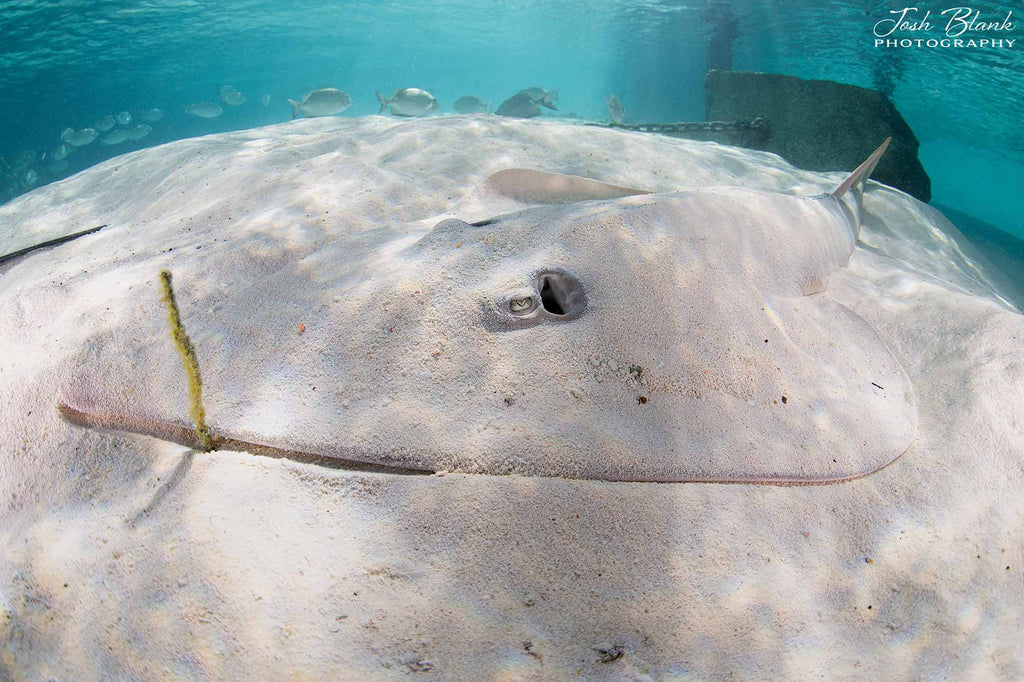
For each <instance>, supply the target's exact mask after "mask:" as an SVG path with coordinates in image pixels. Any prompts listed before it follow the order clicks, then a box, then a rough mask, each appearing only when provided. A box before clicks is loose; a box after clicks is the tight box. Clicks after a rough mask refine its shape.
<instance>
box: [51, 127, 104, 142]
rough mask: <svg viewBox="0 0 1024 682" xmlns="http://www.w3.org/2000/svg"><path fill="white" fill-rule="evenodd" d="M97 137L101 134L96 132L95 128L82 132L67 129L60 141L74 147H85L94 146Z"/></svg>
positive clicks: (85, 129)
mask: <svg viewBox="0 0 1024 682" xmlns="http://www.w3.org/2000/svg"><path fill="white" fill-rule="evenodd" d="M97 135H99V133H97V132H96V129H95V128H82V129H81V130H72V129H71V128H65V129H64V132H63V133H61V136H60V139H61V140H63V141H64V142H65V143H66V144H69V145H71V146H72V147H84V146H86V145H87V144H92V142H93V140H95V139H96V136H97Z"/></svg>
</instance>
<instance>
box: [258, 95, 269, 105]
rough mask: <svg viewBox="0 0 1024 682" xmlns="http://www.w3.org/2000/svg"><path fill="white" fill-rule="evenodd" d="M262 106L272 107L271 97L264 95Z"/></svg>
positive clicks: (261, 98) (261, 101)
mask: <svg viewBox="0 0 1024 682" xmlns="http://www.w3.org/2000/svg"><path fill="white" fill-rule="evenodd" d="M260 104H262V105H263V106H265V107H268V106H270V95H263V96H262V97H260Z"/></svg>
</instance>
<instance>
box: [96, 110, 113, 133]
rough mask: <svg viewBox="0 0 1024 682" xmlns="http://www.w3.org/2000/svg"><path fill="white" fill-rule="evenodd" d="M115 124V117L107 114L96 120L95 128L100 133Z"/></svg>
mask: <svg viewBox="0 0 1024 682" xmlns="http://www.w3.org/2000/svg"><path fill="white" fill-rule="evenodd" d="M115 125H117V119H116V118H114V117H113V116H111V115H110V114H107V115H106V116H104V117H103V118H101V119H100V120H98V121H96V130H98V131H100V132H101V133H105V132H107V131H108V130H110V129H111V128H113V127H114V126H115Z"/></svg>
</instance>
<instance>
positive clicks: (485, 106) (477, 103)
mask: <svg viewBox="0 0 1024 682" xmlns="http://www.w3.org/2000/svg"><path fill="white" fill-rule="evenodd" d="M452 110H453V111H456V112H458V113H460V114H486V113H487V112H488V111H490V110H491V105H490V104H489V103H487V102H484V101H483V100H482V99H480V98H479V97H473V96H472V95H466V96H465V97H460V98H458V99H457V100H455V104H453V105H452Z"/></svg>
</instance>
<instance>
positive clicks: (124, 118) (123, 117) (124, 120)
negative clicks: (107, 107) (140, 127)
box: [117, 111, 132, 126]
mask: <svg viewBox="0 0 1024 682" xmlns="http://www.w3.org/2000/svg"><path fill="white" fill-rule="evenodd" d="M117 122H118V123H119V124H120V125H123V126H126V125H129V124H130V123H131V122H132V115H131V114H129V113H128V112H127V111H122V112H121V113H120V114H118V115H117Z"/></svg>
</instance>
